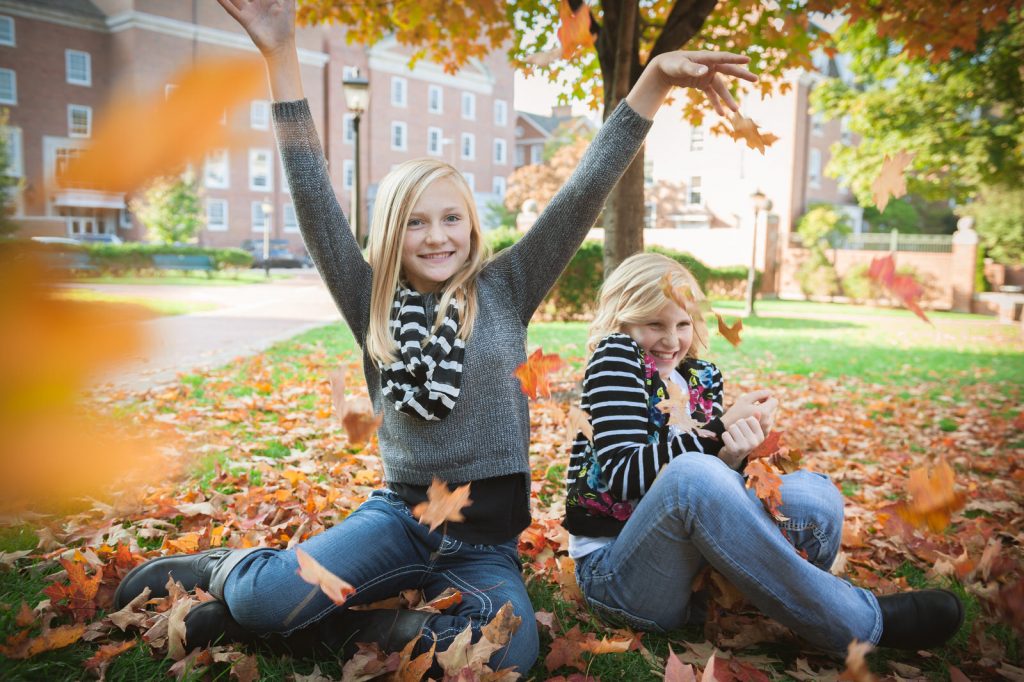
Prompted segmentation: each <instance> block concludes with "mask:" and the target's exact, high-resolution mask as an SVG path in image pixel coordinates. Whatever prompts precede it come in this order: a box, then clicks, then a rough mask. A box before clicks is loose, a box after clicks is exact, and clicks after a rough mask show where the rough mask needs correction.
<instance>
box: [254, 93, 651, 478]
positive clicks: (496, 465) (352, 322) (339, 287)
mask: <svg viewBox="0 0 1024 682" xmlns="http://www.w3.org/2000/svg"><path fill="white" fill-rule="evenodd" d="M274 125H275V130H276V133H277V140H278V145H279V146H280V149H281V157H282V159H283V161H284V168H285V173H286V174H287V175H288V185H289V187H290V188H291V194H292V200H293V201H294V204H295V212H296V215H297V217H298V221H299V227H300V228H301V230H302V237H303V239H304V240H305V243H306V248H307V249H308V250H309V253H310V255H311V256H312V257H313V261H314V262H315V263H316V266H317V268H318V269H319V271H320V276H321V277H323V279H324V282H325V283H326V284H327V288H328V289H329V290H330V292H331V295H332V296H333V298H334V301H335V303H336V304H337V306H338V309H339V310H340V311H341V314H342V316H344V318H345V321H346V322H347V323H348V325H349V327H351V329H352V332H353V334H354V335H355V337H356V340H357V341H358V342H359V344H360V346H363V345H364V343H363V341H364V339H365V336H366V330H367V324H368V322H369V319H370V266H369V264H368V263H367V262H366V260H364V259H363V256H362V254H361V252H360V250H359V247H358V245H357V244H356V241H355V239H354V237H353V235H352V230H351V228H350V227H349V224H348V220H347V219H346V217H345V215H344V214H343V213H342V210H341V207H340V206H339V205H338V201H337V199H336V198H335V195H334V191H333V189H332V188H331V183H330V178H329V176H328V173H327V166H326V163H325V161H324V156H323V152H322V151H321V147H320V140H319V138H318V137H317V133H316V129H315V127H314V125H313V121H312V118H311V117H310V113H309V107H308V105H307V103H306V101H305V100H300V101H296V102H277V103H275V104H274ZM650 126H651V122H650V121H648V120H647V119H645V118H643V117H641V116H640V115H639V114H637V113H636V112H635V111H633V110H632V109H631V108H630V107H629V106H628V105H627V104H626V103H625V102H623V103H622V104H620V105H619V107H618V108H617V109H616V110H615V112H614V113H613V114H612V116H611V117H610V118H609V119H608V120H607V121H606V122H605V124H604V126H602V128H601V130H600V131H599V132H598V134H597V136H596V137H595V139H594V141H593V142H592V143H591V145H590V148H589V149H588V150H587V152H586V154H585V155H584V156H583V159H582V160H581V162H580V165H579V167H578V168H577V169H576V171H575V172H574V173H573V174H572V177H571V178H569V181H568V182H567V183H566V184H565V186H564V187H562V189H561V190H560V191H559V192H558V194H557V195H555V198H554V199H553V200H552V201H551V203H550V204H549V205H548V207H547V208H546V209H545V210H544V212H543V213H542V214H541V216H540V218H539V219H538V220H537V223H536V224H535V225H534V226H533V227H532V228H531V229H530V231H529V232H527V233H526V235H524V236H523V238H522V239H520V240H519V241H518V242H517V243H516V244H515V245H514V246H512V247H510V248H508V249H506V250H504V251H502V252H501V253H499V254H498V255H497V256H495V257H494V258H492V259H491V260H490V261H489V262H488V263H487V264H486V265H485V266H484V268H483V270H482V271H481V272H480V275H479V280H478V281H479V283H478V288H477V292H478V293H477V296H478V301H479V306H478V308H477V310H478V313H477V318H476V322H475V323H474V326H473V333H472V335H471V336H470V338H469V339H468V340H467V342H466V355H465V360H464V362H463V374H462V389H461V393H460V395H459V398H458V400H457V401H456V403H455V408H454V409H453V410H452V411H451V412H450V413H449V414H448V416H447V417H445V418H444V419H442V420H440V421H423V420H420V419H417V418H414V417H410V416H408V415H405V414H402V413H400V412H398V411H397V410H395V409H394V407H393V406H392V405H391V404H390V403H389V402H385V401H382V399H381V390H380V374H379V373H378V371H377V368H376V366H375V364H374V363H373V361H372V360H371V359H370V358H369V356H368V355H367V354H366V353H365V352H364V353H363V370H364V372H365V374H366V383H367V386H368V387H369V393H370V398H371V400H372V401H373V406H374V410H376V411H377V412H378V413H380V412H382V411H383V413H384V422H383V424H382V425H381V427H380V430H379V432H378V438H379V441H380V451H381V459H382V460H383V462H384V474H385V478H386V480H388V481H392V482H396V483H409V484H414V485H427V484H429V483H430V482H431V480H432V479H433V478H434V477H435V476H436V477H438V478H441V479H442V480H445V481H451V482H456V481H457V482H463V481H476V480H480V479H484V478H492V477H495V476H503V475H507V474H516V473H528V472H529V470H530V464H529V458H528V450H529V442H530V415H529V407H528V405H527V400H526V397H525V396H524V395H523V393H522V391H521V390H520V388H519V382H518V381H517V380H516V378H515V377H514V375H513V372H514V370H515V369H516V367H518V366H519V365H520V364H522V363H523V362H525V361H526V325H527V323H529V321H530V318H531V317H532V316H533V312H534V310H536V308H537V306H538V305H540V303H541V301H542V300H543V299H544V297H545V296H546V295H547V293H548V290H549V289H551V287H552V286H553V285H554V283H555V281H556V280H557V279H558V276H559V274H561V272H562V269H563V268H564V267H565V266H566V265H567V264H568V262H569V260H570V259H571V258H572V256H573V254H574V253H575V252H576V250H577V249H578V248H579V245H580V244H581V243H582V241H583V239H584V237H585V236H586V234H587V232H588V230H589V229H590V227H591V226H592V225H593V224H594V221H595V220H596V219H597V216H598V214H599V213H600V211H601V207H602V206H603V205H604V202H605V198H606V197H607V196H608V193H609V192H610V191H611V189H612V187H613V186H614V185H615V183H616V182H617V181H618V179H619V177H620V176H621V175H622V173H623V172H624V171H625V169H626V167H627V166H628V165H629V163H630V162H631V161H632V160H633V157H634V156H635V155H636V152H637V150H638V149H639V148H640V144H641V143H642V142H643V139H644V137H645V136H646V135H647V131H648V130H649V129H650Z"/></svg>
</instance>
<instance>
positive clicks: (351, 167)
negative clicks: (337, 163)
mask: <svg viewBox="0 0 1024 682" xmlns="http://www.w3.org/2000/svg"><path fill="white" fill-rule="evenodd" d="M355 184H356V164H355V161H353V160H352V159H345V160H344V161H342V162H341V186H342V187H344V188H345V189H348V190H351V189H352V188H353V187H355Z"/></svg>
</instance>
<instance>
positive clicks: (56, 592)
mask: <svg viewBox="0 0 1024 682" xmlns="http://www.w3.org/2000/svg"><path fill="white" fill-rule="evenodd" d="M60 563H61V565H62V566H63V567H64V570H65V571H66V572H67V578H68V583H67V584H66V585H65V584H62V583H53V584H52V585H50V586H48V587H47V588H46V589H44V590H43V594H45V595H46V596H47V597H49V598H50V601H51V603H52V604H53V606H54V607H55V608H56V609H57V610H58V611H59V612H63V613H67V614H70V615H71V616H72V617H73V618H74V619H75V622H76V623H81V622H85V621H88V620H90V619H91V618H92V617H93V616H94V615H95V614H96V610H97V609H98V608H99V607H98V605H97V604H96V595H97V592H98V591H99V588H100V582H101V581H102V580H103V574H102V573H99V572H96V573H94V574H93V575H91V576H89V575H87V574H86V572H85V564H84V563H79V562H77V561H69V560H68V559H61V560H60Z"/></svg>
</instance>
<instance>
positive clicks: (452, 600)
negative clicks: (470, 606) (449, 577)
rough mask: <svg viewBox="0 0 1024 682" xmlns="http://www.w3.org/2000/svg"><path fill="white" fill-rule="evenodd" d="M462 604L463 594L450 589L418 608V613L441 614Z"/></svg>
mask: <svg viewBox="0 0 1024 682" xmlns="http://www.w3.org/2000/svg"><path fill="white" fill-rule="evenodd" d="M461 603H462V592H461V591H459V590H457V589H455V588H454V587H449V588H447V589H445V590H444V591H443V592H442V593H441V594H439V595H437V596H436V597H434V598H433V599H431V600H430V601H428V602H427V603H426V604H423V605H421V606H418V607H417V608H416V610H417V611H432V612H441V611H444V610H445V609H450V608H451V607H453V606H456V605H457V604H461Z"/></svg>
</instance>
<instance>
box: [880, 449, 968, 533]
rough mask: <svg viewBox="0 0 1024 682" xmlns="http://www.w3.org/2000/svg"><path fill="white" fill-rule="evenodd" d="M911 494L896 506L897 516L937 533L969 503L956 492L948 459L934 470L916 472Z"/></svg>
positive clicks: (927, 469) (922, 469)
mask: <svg viewBox="0 0 1024 682" xmlns="http://www.w3.org/2000/svg"><path fill="white" fill-rule="evenodd" d="M907 495H908V499H907V500H906V501H905V502H903V503H901V504H899V505H897V506H896V513H897V514H899V516H900V518H902V519H903V520H904V521H906V522H907V523H909V524H911V525H913V526H916V527H918V528H929V529H931V530H932V531H934V532H936V533H938V532H940V531H942V530H944V529H945V528H946V526H948V525H949V520H950V517H951V516H952V515H953V512H955V511H957V510H958V509H961V508H962V507H963V506H964V503H965V501H966V499H965V497H964V495H963V494H962V493H958V492H957V491H956V490H954V489H953V469H952V467H950V466H949V464H948V463H947V462H946V460H941V461H940V462H939V464H938V466H936V467H935V469H934V470H929V468H928V467H921V468H918V469H914V470H912V471H911V472H910V480H909V481H908V482H907Z"/></svg>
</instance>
